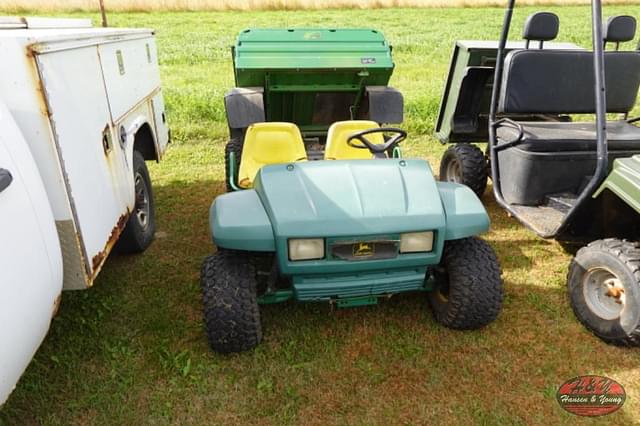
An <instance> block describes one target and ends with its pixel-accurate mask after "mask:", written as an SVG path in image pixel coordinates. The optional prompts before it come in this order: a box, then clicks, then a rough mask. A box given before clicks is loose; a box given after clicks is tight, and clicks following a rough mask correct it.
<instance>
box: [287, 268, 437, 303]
mask: <svg viewBox="0 0 640 426" xmlns="http://www.w3.org/2000/svg"><path fill="white" fill-rule="evenodd" d="M426 273H427V267H426V266H421V267H414V268H404V269H392V270H384V271H368V272H360V273H348V274H329V275H299V276H294V277H293V279H292V281H293V291H294V297H295V298H296V299H297V300H300V301H326V300H333V299H344V298H354V297H362V296H382V295H387V294H395V293H401V292H406V291H416V290H427V282H426V280H425V278H426Z"/></svg>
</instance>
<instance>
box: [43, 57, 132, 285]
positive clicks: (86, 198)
mask: <svg viewBox="0 0 640 426" xmlns="http://www.w3.org/2000/svg"><path fill="white" fill-rule="evenodd" d="M37 62H38V69H39V72H40V76H41V79H42V83H43V86H44V90H45V94H46V99H47V104H48V107H49V112H50V114H51V116H50V120H51V125H52V128H53V132H54V137H55V140H56V144H57V148H58V156H59V158H60V160H61V166H62V169H63V170H64V175H65V180H66V185H67V191H68V193H69V199H70V200H69V201H70V203H71V207H72V211H73V213H74V219H75V223H76V226H77V227H78V228H79V231H80V236H81V241H82V245H83V247H84V252H85V263H86V267H87V270H88V271H89V276H90V277H94V276H95V275H96V274H97V272H98V270H99V268H100V267H101V266H102V263H103V261H104V259H105V258H106V255H107V254H108V252H109V251H110V249H111V247H112V245H113V243H114V242H115V240H116V238H117V237H118V234H119V231H120V229H119V227H118V224H123V223H124V218H125V216H126V214H127V209H128V208H129V209H130V208H132V207H133V185H132V177H131V176H132V172H131V169H130V166H129V164H128V163H127V160H126V158H125V155H124V153H123V150H122V148H121V146H120V143H119V140H118V138H117V137H116V136H115V134H114V131H113V129H112V128H111V117H110V114H109V105H108V102H107V98H106V96H105V87H104V81H103V78H102V71H101V67H100V62H99V59H98V51H97V48H96V47H95V46H89V47H82V48H77V49H72V50H61V51H54V52H50V53H44V54H39V55H37Z"/></svg>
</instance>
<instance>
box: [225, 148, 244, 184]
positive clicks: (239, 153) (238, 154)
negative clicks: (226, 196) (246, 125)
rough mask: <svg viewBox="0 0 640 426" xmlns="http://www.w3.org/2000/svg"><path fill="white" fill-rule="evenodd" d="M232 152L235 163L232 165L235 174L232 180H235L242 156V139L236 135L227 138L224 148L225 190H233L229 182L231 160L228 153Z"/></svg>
mask: <svg viewBox="0 0 640 426" xmlns="http://www.w3.org/2000/svg"><path fill="white" fill-rule="evenodd" d="M232 152H233V154H234V155H235V164H234V165H233V166H234V170H235V176H233V181H234V182H237V181H238V169H239V168H240V158H241V156H242V139H240V138H238V137H233V138H231V140H229V142H228V143H227V146H225V148H224V167H225V169H224V177H225V185H226V188H227V192H231V191H233V188H232V187H231V184H230V183H229V164H230V161H231V158H230V156H229V154H230V153H232Z"/></svg>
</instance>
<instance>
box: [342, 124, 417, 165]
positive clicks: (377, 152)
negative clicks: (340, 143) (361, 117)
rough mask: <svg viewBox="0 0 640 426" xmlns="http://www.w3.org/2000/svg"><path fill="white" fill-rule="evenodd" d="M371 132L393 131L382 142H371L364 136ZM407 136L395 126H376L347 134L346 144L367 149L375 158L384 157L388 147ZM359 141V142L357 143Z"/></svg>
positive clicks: (393, 145)
mask: <svg viewBox="0 0 640 426" xmlns="http://www.w3.org/2000/svg"><path fill="white" fill-rule="evenodd" d="M373 133H395V134H394V135H393V136H391V137H390V138H389V139H387V140H386V141H385V142H384V143H380V144H375V143H372V142H371V141H370V140H369V139H368V138H367V137H366V136H367V135H371V134H373ZM406 138H407V132H405V131H404V130H402V129H397V128H395V127H376V128H373V129H367V130H362V131H360V132H356V133H354V134H352V135H351V136H349V138H348V139H347V144H349V146H351V147H353V148H358V149H368V150H369V151H371V153H372V154H373V156H374V157H375V158H386V155H385V152H387V150H388V149H389V148H393V147H395V146H396V145H397V144H399V143H400V142H402V141H403V140H405V139H406ZM358 142H360V143H358Z"/></svg>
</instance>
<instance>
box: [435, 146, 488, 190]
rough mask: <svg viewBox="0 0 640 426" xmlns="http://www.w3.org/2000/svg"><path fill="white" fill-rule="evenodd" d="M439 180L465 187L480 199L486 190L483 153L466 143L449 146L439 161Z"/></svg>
mask: <svg viewBox="0 0 640 426" xmlns="http://www.w3.org/2000/svg"><path fill="white" fill-rule="evenodd" d="M440 180H441V181H444V182H455V183H461V184H463V185H467V186H468V187H469V188H471V189H472V190H473V192H475V193H476V195H477V196H478V197H482V194H484V191H485V190H486V189H487V161H486V160H485V156H484V154H483V152H482V151H481V150H480V148H478V147H477V146H475V145H471V144H466V143H461V144H456V145H453V146H450V147H449V149H447V150H446V151H445V153H444V155H443V156H442V160H441V161H440Z"/></svg>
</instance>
